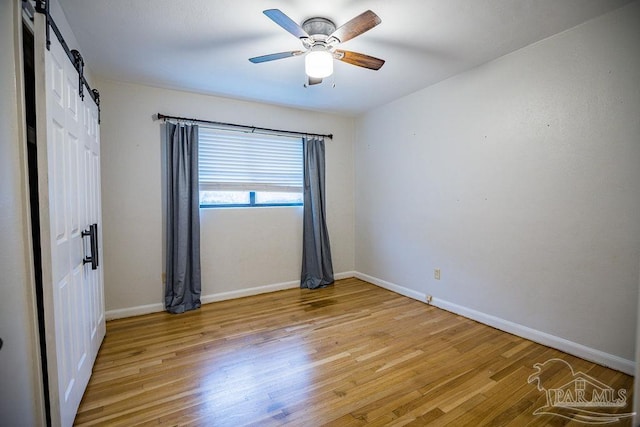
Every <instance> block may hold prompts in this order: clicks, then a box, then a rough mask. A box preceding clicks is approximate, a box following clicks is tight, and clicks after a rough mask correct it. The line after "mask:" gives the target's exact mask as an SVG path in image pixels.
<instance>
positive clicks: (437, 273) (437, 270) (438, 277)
mask: <svg viewBox="0 0 640 427" xmlns="http://www.w3.org/2000/svg"><path fill="white" fill-rule="evenodd" d="M433 278H434V279H436V280H440V269H439V268H436V269H435V270H433Z"/></svg>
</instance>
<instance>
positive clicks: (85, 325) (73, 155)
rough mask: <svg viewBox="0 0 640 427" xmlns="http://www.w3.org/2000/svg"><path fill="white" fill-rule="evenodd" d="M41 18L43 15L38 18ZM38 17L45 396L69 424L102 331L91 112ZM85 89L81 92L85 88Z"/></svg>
mask: <svg viewBox="0 0 640 427" xmlns="http://www.w3.org/2000/svg"><path fill="white" fill-rule="evenodd" d="M40 18H42V17H40ZM44 31H45V24H44V19H39V20H37V22H36V82H37V83H36V85H37V94H38V97H40V99H38V101H37V102H38V113H37V114H38V171H39V183H38V185H39V193H40V208H41V213H40V221H41V226H42V228H41V233H42V236H41V238H42V248H41V249H42V272H43V300H44V318H45V330H46V349H47V369H48V379H49V398H50V401H51V415H52V423H53V425H54V426H57V425H60V426H71V425H72V424H73V421H74V418H75V415H76V412H77V410H78V406H79V404H80V400H81V399H82V395H83V393H84V390H85V388H86V386H87V383H88V381H89V377H90V376H91V371H92V367H93V363H94V361H95V358H96V355H97V352H98V349H99V347H100V343H101V342H102V339H103V338H104V334H105V319H104V302H103V289H102V283H103V280H102V265H101V259H100V258H99V256H100V254H101V249H102V248H101V243H100V242H101V241H102V239H101V237H102V235H101V233H100V230H101V214H100V209H101V205H100V137H99V126H98V110H97V107H96V105H95V103H94V102H93V100H92V99H91V97H90V96H89V95H88V94H86V95H85V97H84V100H82V99H81V98H80V96H79V80H78V73H77V71H76V70H75V68H74V66H73V65H72V63H71V61H70V60H69V59H68V57H67V55H66V53H65V51H64V49H63V48H62V46H61V44H60V43H59V41H58V40H57V38H56V37H55V35H53V33H52V34H51V47H50V50H47V49H46V47H45V46H44V40H45V37H44ZM85 90H86V89H85Z"/></svg>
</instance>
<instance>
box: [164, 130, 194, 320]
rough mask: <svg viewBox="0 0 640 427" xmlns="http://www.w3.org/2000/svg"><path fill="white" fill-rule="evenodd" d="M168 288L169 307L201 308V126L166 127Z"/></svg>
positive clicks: (170, 309)
mask: <svg viewBox="0 0 640 427" xmlns="http://www.w3.org/2000/svg"><path fill="white" fill-rule="evenodd" d="M165 131H166V144H167V146H166V160H167V162H166V165H167V170H166V196H167V203H166V209H167V210H166V220H167V228H166V237H167V247H166V268H167V276H166V288H165V294H164V300H165V308H166V310H167V311H168V312H170V313H184V312H185V311H188V310H194V309H196V308H199V307H200V289H201V288H200V203H199V193H198V126H196V125H187V124H173V123H166V124H165Z"/></svg>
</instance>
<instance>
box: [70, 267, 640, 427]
mask: <svg viewBox="0 0 640 427" xmlns="http://www.w3.org/2000/svg"><path fill="white" fill-rule="evenodd" d="M552 358H560V359H562V360H565V361H567V362H568V363H570V364H571V365H572V366H573V367H574V369H575V370H576V371H581V372H583V373H584V374H587V375H590V376H592V377H594V378H597V379H598V380H599V381H601V382H603V383H605V384H608V385H609V386H611V387H613V388H615V389H616V390H617V389H625V390H627V391H628V396H627V398H628V401H629V402H631V400H632V395H631V393H632V388H633V378H632V377H630V376H628V375H624V374H622V373H620V372H617V371H613V370H610V369H607V368H604V367H602V366H598V365H595V364H593V363H589V362H587V361H584V360H581V359H578V358H576V357H573V356H570V355H567V354H564V353H562V352H559V351H557V350H553V349H550V348H548V347H544V346H542V345H539V344H536V343H533V342H531V341H528V340H525V339H523V338H520V337H517V336H514V335H510V334H507V333H504V332H501V331H498V330H496V329H493V328H491V327H488V326H485V325H482V324H480V323H477V322H474V321H472V320H469V319H466V318H464V317H461V316H458V315H455V314H452V313H449V312H446V311H443V310H440V309H438V308H435V307H433V306H429V305H426V304H424V303H421V302H418V301H415V300H412V299H409V298H406V297H403V296H400V295H398V294H395V293H392V292H389V291H387V290H384V289H381V288H379V287H376V286H374V285H371V284H369V283H366V282H363V281H360V280H358V279H345V280H340V281H337V282H336V284H335V285H334V286H330V287H327V288H324V289H320V290H315V291H310V290H306V289H290V290H285V291H279V292H274V293H270V294H262V295H256V296H252V297H246V298H240V299H237V300H230V301H221V302H216V303H212V304H206V305H204V306H203V307H202V308H201V309H200V310H196V311H192V312H188V313H184V314H181V315H172V314H167V313H154V314H150V315H145V316H139V317H132V318H127V319H118V320H114V321H110V322H107V336H106V338H105V341H104V343H103V346H102V348H101V349H100V353H99V354H98V358H97V360H96V365H95V367H94V373H93V376H92V378H91V380H90V382H89V386H88V387H87V391H86V393H85V396H84V398H83V401H82V403H81V405H80V409H79V411H78V415H77V417H76V425H78V426H100V425H108V426H132V425H140V426H147V425H148V426H151V425H154V426H157V425H166V426H233V427H237V426H251V425H253V426H260V427H264V426H282V425H290V426H305V427H307V426H322V425H324V426H354V427H355V426H363V425H367V426H387V425H398V426H400V425H414V426H424V425H434V426H440V425H449V426H462V425H469V426H482V425H487V426H494V425H510V426H522V425H529V424H530V425H564V424H565V423H569V421H568V420H563V419H560V418H558V417H552V416H548V415H545V416H536V415H534V414H533V411H534V410H535V409H536V408H539V407H541V406H543V405H545V404H546V395H545V394H544V393H542V392H541V391H539V390H538V389H537V388H536V385H535V384H529V383H528V382H527V380H528V378H529V376H530V375H531V374H533V373H534V372H535V371H536V370H535V369H534V367H533V365H534V364H535V363H542V362H545V361H546V360H549V359H552ZM546 374H547V377H545V378H546V380H547V381H549V383H548V384H555V385H557V386H559V385H562V384H564V383H566V382H567V381H568V380H569V378H567V376H566V372H564V371H563V370H562V369H556V370H555V371H554V370H551V371H549V372H547V373H546ZM563 381H564V383H563ZM617 411H618V412H619V413H623V412H625V409H624V408H619V409H618V410H617ZM626 411H627V412H629V411H630V408H627V409H626ZM556 418H557V419H556ZM567 425H571V423H569V424H567Z"/></svg>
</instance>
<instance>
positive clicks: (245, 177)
mask: <svg viewBox="0 0 640 427" xmlns="http://www.w3.org/2000/svg"><path fill="white" fill-rule="evenodd" d="M198 162H199V175H200V206H201V207H258V206H300V205H302V201H303V194H302V179H303V168H302V141H301V140H300V138H291V137H283V136H274V135H260V134H255V133H243V132H237V131H227V130H218V129H210V128H203V127H200V129H199V153H198Z"/></svg>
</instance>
